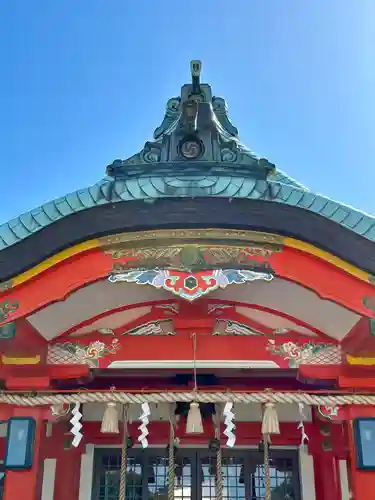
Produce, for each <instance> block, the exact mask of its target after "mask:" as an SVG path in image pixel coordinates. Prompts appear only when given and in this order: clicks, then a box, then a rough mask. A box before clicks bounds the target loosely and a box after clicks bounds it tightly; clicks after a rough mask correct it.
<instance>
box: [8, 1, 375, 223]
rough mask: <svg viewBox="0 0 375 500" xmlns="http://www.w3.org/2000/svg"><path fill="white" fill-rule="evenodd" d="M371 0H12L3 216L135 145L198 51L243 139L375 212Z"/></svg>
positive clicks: (88, 178) (90, 174)
mask: <svg viewBox="0 0 375 500" xmlns="http://www.w3.org/2000/svg"><path fill="white" fill-rule="evenodd" d="M374 19H375V2H374V0H360V1H359V0H233V1H232V2H228V1H227V0H200V1H197V0H190V1H187V0H186V1H185V2H184V1H181V0H159V1H157V2H154V1H151V0H137V1H135V2H132V1H130V0H1V2H0V38H1V39H0V68H1V69H0V73H1V79H0V134H1V139H0V161H1V163H2V165H1V173H2V182H1V183H0V196H1V205H0V222H4V221H6V220H8V219H10V218H11V217H14V216H17V215H19V214H20V213H22V212H24V211H27V210H29V209H32V208H35V207H37V206H38V205H40V204H42V203H44V202H46V201H49V200H51V199H53V198H56V197H58V196H61V195H64V194H66V193H68V192H71V191H74V190H76V189H79V188H83V187H86V186H88V185H91V184H93V183H95V182H96V181H97V180H99V179H100V178H101V177H102V176H103V175H104V169H105V166H106V165H107V164H108V163H111V162H112V160H114V159H116V158H126V157H127V156H130V155H131V154H133V153H135V152H137V151H138V150H140V149H141V147H142V146H143V143H144V142H145V141H146V140H148V139H150V138H151V134H152V132H153V130H154V128H155V127H156V126H157V125H159V124H160V122H161V120H162V118H163V113H164V107H165V104H166V101H167V99H168V98H169V97H172V96H175V95H178V94H179V90H180V87H181V85H182V84H183V83H186V82H187V81H188V80H189V61H190V59H201V60H202V61H203V74H202V80H203V81H206V82H208V83H210V84H211V85H212V87H213V92H214V95H218V96H222V97H224V98H225V99H226V100H227V102H228V105H229V111H230V115H231V118H232V121H233V123H234V124H235V125H236V126H237V127H238V128H239V130H240V135H241V139H242V141H243V142H244V143H245V144H246V145H247V146H248V147H250V148H251V149H253V150H254V151H256V152H257V153H258V154H260V155H261V156H265V157H267V158H269V159H270V160H271V161H272V162H274V163H275V164H276V165H277V166H278V167H279V168H280V169H281V170H284V171H286V172H287V173H288V174H289V175H291V176H292V177H294V178H296V179H297V180H299V181H300V182H302V183H303V184H305V185H306V186H307V187H309V188H310V189H311V190H313V191H315V192H318V193H321V194H324V195H327V196H329V197H331V198H333V199H336V200H339V201H343V202H345V203H347V204H350V205H352V206H355V207H356V208H360V209H362V210H365V211H368V212H370V213H373V214H375V196H374V191H375V169H374V165H375V140H374V138H375V58H374V52H375V29H374V28H373V26H374Z"/></svg>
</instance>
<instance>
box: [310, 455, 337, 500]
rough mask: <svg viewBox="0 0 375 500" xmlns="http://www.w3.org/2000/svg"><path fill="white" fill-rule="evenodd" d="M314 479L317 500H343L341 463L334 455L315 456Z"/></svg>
mask: <svg viewBox="0 0 375 500" xmlns="http://www.w3.org/2000/svg"><path fill="white" fill-rule="evenodd" d="M314 479H315V493H316V499H317V500H341V485H340V471H339V463H338V460H337V458H336V457H335V456H334V454H333V453H331V452H324V451H322V452H321V453H318V454H315V455H314Z"/></svg>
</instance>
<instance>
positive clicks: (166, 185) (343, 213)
mask: <svg viewBox="0 0 375 500" xmlns="http://www.w3.org/2000/svg"><path fill="white" fill-rule="evenodd" d="M280 175H281V177H280ZM275 178H276V179H280V180H281V179H283V181H284V182H277V181H270V180H259V179H258V180H257V179H249V178H248V177H241V176H225V175H223V176H217V175H207V176H203V177H202V178H200V179H199V178H197V177H195V178H194V179H192V178H191V177H187V178H185V179H184V178H183V177H180V176H174V175H167V176H165V177H160V176H158V175H155V176H154V175H149V176H145V177H138V178H127V179H117V180H114V179H113V178H111V177H105V178H104V179H102V180H100V181H99V182H98V183H96V184H94V185H93V186H91V187H89V188H86V189H82V190H78V191H75V192H73V193H70V194H68V195H66V196H63V197H61V198H58V199H56V200H54V201H51V202H49V203H46V204H44V205H42V206H40V207H38V208H36V209H34V210H31V211H29V212H27V213H25V214H23V215H21V216H19V217H17V218H15V219H12V220H10V221H9V222H7V223H5V224H2V225H1V226H0V251H1V250H3V249H5V248H8V247H10V246H12V245H14V244H16V243H18V242H20V241H22V240H24V239H25V238H27V237H29V236H31V235H32V234H34V233H36V232H38V231H40V230H41V229H43V228H45V227H47V226H49V225H51V224H53V223H54V222H56V221H58V220H60V219H63V218H65V217H67V216H69V215H72V214H74V213H77V212H80V211H82V210H88V209H90V208H93V207H95V206H98V205H105V204H110V203H116V202H120V201H136V200H143V201H145V202H147V201H149V202H152V201H153V200H156V199H163V198H164V199H165V198H184V197H185V198H194V197H200V198H202V197H203V198H204V197H207V198H211V197H214V198H217V197H221V198H229V199H230V198H241V199H249V200H263V201H270V202H274V203H281V204H283V205H288V206H291V207H296V208H300V209H303V210H307V211H309V212H312V213H315V214H317V215H320V216H322V217H325V218H327V219H329V220H331V221H333V222H335V223H337V224H339V225H340V226H342V227H344V228H346V229H348V230H350V231H352V232H353V233H356V234H357V235H359V236H362V237H364V238H366V239H368V240H370V241H372V242H375V218H374V217H371V216H370V215H368V214H365V213H363V212H361V211H359V210H355V209H353V208H351V207H349V206H347V205H344V204H341V203H338V202H336V201H333V200H331V199H329V198H326V197H324V196H321V195H316V194H313V193H311V192H310V191H308V190H306V188H304V187H303V186H301V185H299V184H298V183H297V182H295V181H293V180H292V179H289V178H288V177H286V176H285V174H282V173H280V174H279V175H278V174H276V175H275ZM286 179H288V181H289V182H288V181H286ZM286 182H288V184H287V183H286Z"/></svg>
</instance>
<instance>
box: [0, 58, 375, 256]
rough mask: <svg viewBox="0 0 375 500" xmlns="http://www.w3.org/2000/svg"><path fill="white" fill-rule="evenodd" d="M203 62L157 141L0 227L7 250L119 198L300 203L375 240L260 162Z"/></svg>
mask: <svg viewBox="0 0 375 500" xmlns="http://www.w3.org/2000/svg"><path fill="white" fill-rule="evenodd" d="M199 76H200V63H199V62H197V61H193V63H192V83H191V84H189V85H184V86H183V87H182V89H181V97H176V98H173V99H170V100H169V101H168V103H167V107H166V112H165V116H164V120H163V122H162V124H161V125H160V126H159V127H158V128H157V129H156V130H155V132H154V137H153V141H151V142H146V144H145V147H144V148H143V149H142V151H141V152H139V153H137V154H136V155H134V156H132V157H131V158H129V159H127V160H116V161H115V162H113V163H112V164H111V165H109V166H108V167H107V176H106V177H105V178H104V179H102V180H100V181H99V182H98V183H96V184H95V185H93V186H91V187H89V188H85V189H81V190H79V191H76V192H74V193H71V194H68V195H66V196H63V197H62V198H58V199H57V200H54V201H52V202H50V203H46V204H44V205H42V206H41V207H39V208H36V209H34V210H31V211H30V212H27V213H25V214H23V215H21V216H20V217H17V218H15V219H12V220H11V221H9V222H8V223H6V224H3V225H1V226H0V250H1V249H4V248H7V247H9V246H11V245H14V244H15V243H17V242H19V241H21V240H23V239H24V238H27V237H28V236H30V235H32V234H33V233H35V232H37V231H39V230H41V229H43V228H44V227H46V226H48V225H50V224H52V223H54V222H56V221H58V220H59V219H62V218H63V217H66V216H68V215H71V214H73V213H76V212H79V211H81V210H87V209H89V208H92V207H95V206H97V205H103V204H107V203H116V202H119V201H134V200H144V201H152V200H156V199H158V198H176V197H207V198H210V197H223V198H243V199H251V200H264V201H269V202H272V203H281V204H285V205H290V206H294V207H297V208H301V209H304V210H308V211H310V212H314V213H316V214H318V215H320V216H322V217H325V218H327V219H330V220H332V221H334V222H336V223H337V224H340V225H341V226H343V227H345V228H347V229H350V230H351V231H353V232H354V233H357V234H359V235H361V236H363V237H365V238H367V239H369V240H371V241H375V218H373V217H370V216H369V215H367V214H364V213H362V212H360V211H358V210H354V209H353V208H351V207H348V206H346V205H343V204H340V203H337V202H335V201H332V200H330V199H329V198H325V197H323V196H320V195H315V194H313V193H311V192H310V191H309V190H308V189H306V188H305V187H304V186H302V185H301V184H299V183H298V182H296V181H295V180H293V179H291V178H290V177H288V176H287V175H286V174H285V173H283V172H281V171H279V170H277V169H276V168H275V166H274V165H273V164H272V163H270V162H269V161H268V160H266V159H264V158H259V157H258V156H257V155H255V154H254V153H253V152H252V151H250V150H249V149H248V148H246V147H245V146H244V145H243V144H242V143H241V142H240V139H239V136H238V131H237V129H236V127H235V126H234V125H233V124H232V123H231V121H230V120H229V117H228V109H227V105H226V103H225V101H224V100H223V99H221V98H218V97H213V96H212V94H211V87H210V86H209V85H207V84H201V83H200V78H199Z"/></svg>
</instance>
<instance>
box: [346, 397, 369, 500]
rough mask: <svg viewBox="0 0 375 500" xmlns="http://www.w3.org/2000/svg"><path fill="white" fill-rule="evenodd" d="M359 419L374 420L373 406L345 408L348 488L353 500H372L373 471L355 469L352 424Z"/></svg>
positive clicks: (354, 444)
mask: <svg viewBox="0 0 375 500" xmlns="http://www.w3.org/2000/svg"><path fill="white" fill-rule="evenodd" d="M361 417H372V418H375V406H351V407H347V408H346V418H347V431H348V432H347V435H348V444H349V465H350V477H349V486H350V488H351V490H352V495H353V496H352V498H353V500H373V499H374V498H375V471H364V470H358V469H357V451H356V442H355V438H354V433H353V422H354V420H355V419H356V418H361Z"/></svg>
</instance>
